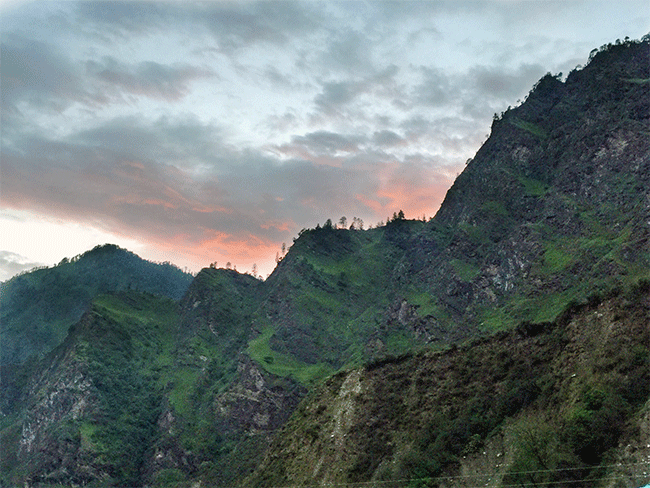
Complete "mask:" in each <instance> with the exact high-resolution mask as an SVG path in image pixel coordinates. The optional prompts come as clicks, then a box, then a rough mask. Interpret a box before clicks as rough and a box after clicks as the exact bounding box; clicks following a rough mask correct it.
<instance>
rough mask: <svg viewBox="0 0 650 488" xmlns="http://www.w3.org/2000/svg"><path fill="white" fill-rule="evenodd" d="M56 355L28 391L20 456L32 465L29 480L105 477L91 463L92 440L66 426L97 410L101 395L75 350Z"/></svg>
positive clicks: (80, 479) (103, 473) (95, 478)
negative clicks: (87, 445) (88, 442)
mask: <svg viewBox="0 0 650 488" xmlns="http://www.w3.org/2000/svg"><path fill="white" fill-rule="evenodd" d="M58 359H59V360H58V361H57V362H56V364H55V365H54V366H53V367H52V368H50V369H48V370H47V371H45V372H44V373H43V374H42V375H41V377H40V379H39V380H38V381H37V382H36V384H35V385H34V386H33V387H32V388H31V390H30V391H29V407H28V408H27V411H26V418H25V420H24V422H23V424H22V429H21V430H22V432H21V438H20V443H19V450H18V455H19V457H20V458H23V459H25V460H31V463H33V464H32V470H33V471H32V473H33V475H32V477H31V479H30V481H31V482H35V483H39V482H41V483H42V482H47V483H71V482H72V483H79V484H82V483H87V482H88V481H90V480H97V479H102V478H105V477H107V473H105V472H104V471H103V470H102V469H101V468H99V469H98V467H96V466H93V465H92V462H89V461H91V460H90V459H89V457H90V456H88V453H87V452H85V448H86V446H85V443H86V442H87V441H88V440H87V439H84V438H82V436H81V435H76V434H77V433H76V432H74V429H66V427H68V426H71V425H73V424H75V423H76V422H79V421H81V419H84V418H87V417H88V416H89V415H90V414H91V412H92V411H93V410H95V409H96V407H97V403H98V402H97V393H96V391H95V388H94V387H93V384H92V382H91V380H90V378H89V377H88V373H87V371H86V368H85V367H84V365H83V363H82V362H80V361H79V360H78V357H77V355H76V354H75V351H67V352H66V354H65V355H64V356H63V357H61V358H58ZM53 379H54V381H52V380H53Z"/></svg>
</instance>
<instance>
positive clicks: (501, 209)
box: [481, 200, 508, 216]
mask: <svg viewBox="0 0 650 488" xmlns="http://www.w3.org/2000/svg"><path fill="white" fill-rule="evenodd" d="M481 210H483V211H484V212H488V213H492V214H496V215H502V216H505V215H508V210H506V207H505V206H504V205H503V202H497V201H495V200H489V201H487V202H485V203H483V204H482V205H481Z"/></svg>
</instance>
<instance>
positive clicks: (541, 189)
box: [518, 176, 549, 197]
mask: <svg viewBox="0 0 650 488" xmlns="http://www.w3.org/2000/svg"><path fill="white" fill-rule="evenodd" d="M518 179H519V182H520V183H521V184H522V185H524V188H525V191H526V194H527V195H530V196H533V197H542V196H544V195H546V193H547V192H548V188H549V186H548V185H547V184H546V183H544V182H543V181H540V180H536V179H533V178H526V177H524V176H519V177H518Z"/></svg>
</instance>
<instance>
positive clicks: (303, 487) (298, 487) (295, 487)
mask: <svg viewBox="0 0 650 488" xmlns="http://www.w3.org/2000/svg"><path fill="white" fill-rule="evenodd" d="M633 466H650V461H643V462H638V463H615V464H604V465H597V466H584V467H580V468H555V469H538V470H528V471H508V472H507V473H504V474H508V475H521V474H540V473H559V472H570V471H574V472H575V471H585V470H588V471H592V470H596V469H609V468H626V467H633ZM495 475H496V473H495V474H468V475H456V476H434V477H423V478H404V479H400V480H375V481H356V482H338V483H327V484H292V485H278V486H273V487H269V488H320V487H323V486H326V487H345V486H353V487H363V486H369V485H372V486H377V485H387V484H397V485H399V484H401V485H403V484H406V483H411V482H414V481H421V482H443V481H455V480H458V481H460V480H463V479H465V480H468V481H471V479H472V478H484V477H494V476H495ZM629 478H635V479H637V478H638V479H642V478H650V474H628V475H622V474H621V475H618V476H615V475H609V476H606V477H601V478H580V479H576V480H564V481H542V482H524V483H523V485H524V486H553V485H562V484H576V483H584V482H587V481H589V482H596V481H616V480H625V479H629ZM500 486H501V488H509V487H520V486H522V483H513V484H505V485H503V484H502V485H500ZM465 488H484V485H480V486H479V485H475V486H474V485H473V486H467V487H465Z"/></svg>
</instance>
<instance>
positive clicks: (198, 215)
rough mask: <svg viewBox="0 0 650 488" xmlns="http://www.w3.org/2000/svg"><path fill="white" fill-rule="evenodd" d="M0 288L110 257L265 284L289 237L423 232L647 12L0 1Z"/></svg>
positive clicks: (527, 4) (641, 29)
mask: <svg viewBox="0 0 650 488" xmlns="http://www.w3.org/2000/svg"><path fill="white" fill-rule="evenodd" d="M0 22H1V24H2V34H1V36H2V38H1V43H2V45H1V49H2V51H1V52H2V57H1V70H0V72H1V83H2V85H1V88H2V90H1V93H2V107H1V110H2V112H1V117H2V167H1V170H2V173H1V178H2V179H1V186H0V203H1V208H0V226H1V232H0V234H1V236H0V239H1V240H0V280H4V279H7V278H8V277H9V276H11V275H12V274H15V273H17V272H19V271H21V270H23V269H26V268H30V267H32V266H35V265H39V264H47V265H51V264H54V263H56V262H58V261H60V260H61V259H62V258H63V257H66V256H67V257H70V256H74V255H76V254H79V253H81V252H84V251H85V250H88V249H90V248H92V247H93V246H95V245H96V244H100V243H106V242H112V243H116V244H119V245H121V246H122V247H126V248H128V249H130V250H132V251H134V252H136V253H138V254H139V255H141V256H142V257H145V258H147V259H151V260H154V261H171V262H173V263H175V264H177V265H179V266H181V267H188V268H189V269H191V270H193V271H196V270H198V269H200V268H201V267H204V266H207V265H208V264H209V263H211V262H214V261H217V263H218V265H219V266H223V265H225V264H226V262H231V263H232V264H233V265H236V266H237V269H238V270H239V271H250V270H251V268H252V266H253V264H254V263H255V264H257V267H258V268H259V270H260V271H261V273H262V274H263V275H266V274H268V273H269V272H270V271H271V270H272V269H273V267H274V265H275V262H274V261H275V256H276V252H278V251H279V250H280V248H281V245H282V243H283V242H286V243H287V245H289V244H290V243H291V242H292V238H293V237H295V236H296V235H297V233H298V232H299V231H300V230H301V229H302V228H309V227H314V226H316V224H319V223H320V224H322V223H324V222H325V220H326V219H328V218H331V219H332V220H333V221H335V222H337V221H338V220H339V218H340V217H341V216H343V215H345V216H346V217H347V218H348V221H352V218H353V217H359V218H361V219H363V221H364V222H365V225H366V227H367V226H369V225H377V223H378V222H380V221H383V220H385V219H386V217H388V216H390V215H392V214H393V212H395V211H398V210H400V209H403V210H404V212H405V213H406V217H407V218H416V217H418V218H420V217H422V216H423V215H425V216H426V217H427V218H428V217H430V216H432V215H434V214H435V212H436V211H437V209H438V207H439V205H440V203H441V201H442V199H443V198H444V194H445V192H446V191H447V189H448V188H449V187H450V185H451V184H452V183H453V181H454V178H455V177H456V175H457V174H458V173H459V172H460V171H462V169H463V167H464V165H465V162H466V160H467V159H468V158H470V157H472V156H473V155H474V153H475V152H476V151H477V149H478V148H479V146H480V145H481V143H482V142H483V141H484V140H485V139H486V135H487V134H488V132H489V128H490V123H491V120H492V116H493V114H494V113H495V112H501V111H503V110H504V109H505V108H506V107H508V106H509V105H513V106H514V105H516V104H517V103H518V100H520V99H523V98H524V97H525V96H526V94H527V93H528V92H529V91H530V88H531V87H532V85H533V84H534V83H535V82H536V81H537V80H538V79H539V78H540V77H541V76H543V75H544V74H545V73H547V72H551V73H553V74H557V73H559V72H563V73H564V74H565V75H566V74H567V73H568V72H569V71H570V70H572V69H573V68H575V67H576V66H577V65H581V64H584V63H586V61H587V58H588V56H589V52H590V51H591V50H592V49H594V48H598V47H600V46H601V45H603V44H607V43H609V42H614V41H615V40H616V39H617V38H620V39H623V38H625V37H626V36H629V37H630V38H632V39H638V38H640V37H642V36H643V35H645V34H647V33H648V32H649V31H650V13H649V8H648V5H647V1H645V0H643V1H618V2H613V1H602V2H600V1H565V0H564V1H558V2H548V1H544V2H542V1H514V0H501V1H489V2H466V1H451V2H439V1H425V2H409V1H383V2H378V1H364V2H362V1H354V2H325V1H297V2H279V1H262V2H258V3H251V2H242V1H240V2H232V3H231V2H221V1H212V2H198V3H195V4H192V3H188V2H167V3H163V2H152V1H149V2H141V3H130V2H117V1H109V2H97V1H81V2H74V1H62V2H54V1H38V2H34V3H25V2H15V1H13V2H8V3H4V4H0Z"/></svg>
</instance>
